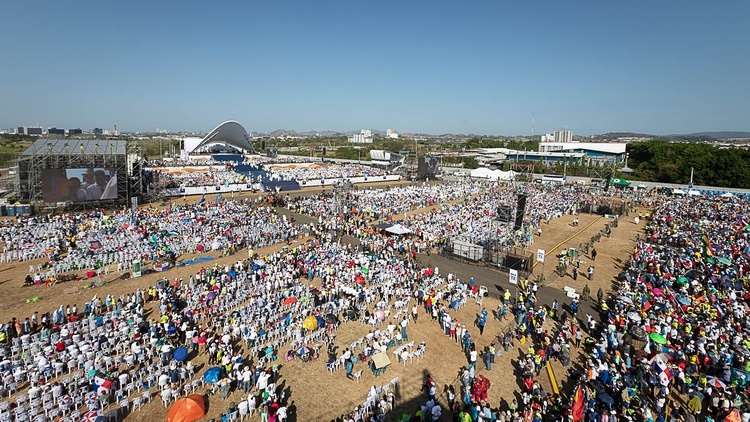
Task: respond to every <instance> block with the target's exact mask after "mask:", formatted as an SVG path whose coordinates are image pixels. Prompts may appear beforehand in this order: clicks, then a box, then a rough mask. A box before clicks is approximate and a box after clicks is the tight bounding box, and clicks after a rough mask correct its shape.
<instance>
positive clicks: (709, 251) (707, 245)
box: [701, 234, 714, 256]
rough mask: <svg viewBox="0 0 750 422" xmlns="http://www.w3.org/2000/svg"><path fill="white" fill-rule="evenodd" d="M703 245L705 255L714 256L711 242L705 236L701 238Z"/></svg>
mask: <svg viewBox="0 0 750 422" xmlns="http://www.w3.org/2000/svg"><path fill="white" fill-rule="evenodd" d="M701 245H703V253H704V254H705V255H706V256H714V251H713V250H712V248H713V246H712V245H711V240H710V239H709V238H708V236H707V235H705V234H704V235H703V237H701Z"/></svg>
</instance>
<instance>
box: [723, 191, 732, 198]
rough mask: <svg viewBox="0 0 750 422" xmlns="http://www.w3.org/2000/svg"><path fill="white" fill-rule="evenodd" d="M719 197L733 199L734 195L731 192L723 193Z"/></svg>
mask: <svg viewBox="0 0 750 422" xmlns="http://www.w3.org/2000/svg"><path fill="white" fill-rule="evenodd" d="M720 196H721V197H722V198H734V194H733V193H732V192H724V193H722V194H721V195H720Z"/></svg>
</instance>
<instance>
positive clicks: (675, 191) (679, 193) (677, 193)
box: [672, 189, 687, 195]
mask: <svg viewBox="0 0 750 422" xmlns="http://www.w3.org/2000/svg"><path fill="white" fill-rule="evenodd" d="M672 193H673V194H675V195H684V194H686V193H687V192H685V191H684V190H682V189H675V190H673V191H672Z"/></svg>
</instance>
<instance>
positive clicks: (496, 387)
mask: <svg viewBox="0 0 750 422" xmlns="http://www.w3.org/2000/svg"><path fill="white" fill-rule="evenodd" d="M238 196H239V197H240V198H242V197H245V196H253V195H252V194H242V195H238ZM193 199H194V198H188V200H193ZM632 215H633V214H631V216H632ZM578 217H579V219H580V224H579V226H578V227H573V226H572V225H571V224H570V223H571V221H572V217H571V216H565V217H562V218H560V219H556V220H553V221H552V222H551V223H550V224H549V225H547V224H543V225H542V229H543V234H542V236H541V237H536V236H535V243H534V246H533V252H534V254H535V252H536V249H537V248H542V249H546V250H547V254H548V255H547V265H545V267H544V274H545V276H546V277H547V280H548V282H549V283H550V284H549V286H548V287H546V288H549V289H562V288H563V287H564V286H570V287H575V288H576V289H578V291H579V292H580V290H581V289H582V288H583V285H584V283H586V282H588V283H589V287H590V288H591V291H592V294H594V295H595V292H596V291H597V289H598V288H599V287H602V288H603V289H604V290H605V291H607V290H609V287H610V282H611V280H612V279H613V277H614V276H615V275H616V274H617V273H619V272H620V270H621V266H622V265H623V264H624V263H625V262H626V261H627V254H628V252H629V251H630V250H632V247H633V244H634V238H635V234H636V233H637V232H638V231H639V230H641V229H642V228H643V226H644V224H645V223H643V222H641V224H640V225H638V226H636V225H635V224H634V223H633V220H632V218H630V219H627V218H626V219H625V220H623V221H622V222H621V223H620V225H619V227H618V228H615V229H613V232H612V236H611V237H610V238H606V237H603V238H602V239H601V241H600V242H599V243H597V244H596V249H597V251H598V256H597V259H596V262H595V263H594V265H595V267H596V272H595V276H594V280H593V281H590V282H589V281H587V280H586V279H585V277H584V276H583V274H582V275H581V276H579V278H578V280H577V281H575V282H574V281H573V279H572V278H571V276H570V275H567V276H565V277H556V276H554V275H553V272H554V267H555V261H556V260H555V258H554V256H553V255H554V254H555V253H558V252H559V250H560V249H561V248H563V247H568V246H570V247H576V246H578V244H579V243H583V242H585V241H588V240H589V239H590V237H591V236H593V235H594V234H596V233H598V232H599V230H601V229H602V228H603V227H604V224H606V222H607V221H608V220H605V219H603V218H600V217H598V216H592V215H579V216H578ZM280 248H281V245H276V246H271V247H268V248H264V249H263V250H257V251H256V252H259V253H261V254H267V253H271V252H273V251H277V250H279V249H280ZM209 254H210V253H209ZM213 256H214V258H215V260H213V261H208V262H206V263H205V265H213V264H214V263H220V264H223V263H227V262H236V260H238V259H243V258H245V257H246V256H247V255H246V252H245V251H240V252H239V253H238V254H236V255H234V256H230V257H219V256H217V255H216V254H213ZM184 258H185V259H187V258H189V257H184ZM181 259H183V257H181ZM586 261H590V259H586ZM30 263H33V264H37V263H41V260H39V261H38V262H37V261H31V262H21V263H14V264H2V265H0V286H2V291H3V295H2V297H0V321H3V322H7V321H8V320H10V318H11V317H13V316H15V317H19V318H24V317H26V316H30V315H31V314H32V313H33V312H34V311H39V312H45V311H48V310H49V311H51V310H52V309H53V308H56V307H58V306H59V305H60V304H63V305H67V304H70V305H72V304H78V306H79V308H82V306H81V305H82V303H83V302H84V301H85V300H90V299H91V297H92V296H93V295H94V294H98V295H100V296H102V295H107V294H113V295H119V294H121V293H124V292H131V291H134V290H135V289H136V288H145V287H147V286H150V285H153V284H154V283H155V282H156V280H158V279H161V278H163V277H164V276H166V277H167V278H169V279H170V280H172V279H174V278H176V277H181V278H188V277H189V275H190V274H191V273H195V272H197V271H198V270H199V269H200V265H193V266H188V267H178V268H174V269H170V270H169V271H167V272H166V273H156V274H149V275H146V276H144V277H141V278H139V279H127V280H119V279H117V278H118V276H119V274H110V275H109V276H107V277H105V280H106V281H108V284H107V285H105V286H103V287H98V288H96V289H91V288H85V286H86V285H88V284H90V281H91V280H81V281H73V282H66V283H61V284H58V285H55V286H52V287H49V288H45V287H26V288H24V287H21V286H22V285H23V278H24V277H25V275H26V273H27V272H28V266H29V264H30ZM584 265H585V266H588V265H590V263H589V262H585V263H583V264H582V265H581V266H582V267H583V266H584ZM467 268H469V266H467ZM541 268H542V267H541V264H539V265H537V267H535V274H541ZM457 273H458V274H457V275H458V276H459V277H462V278H465V277H463V276H462V274H461V272H460V271H458V272H457ZM72 291H76V292H75V293H67V292H72ZM35 296H38V297H39V298H40V301H38V302H35V303H26V299H29V298H32V297H35ZM497 304H498V302H497V300H496V299H493V298H491V297H488V298H485V299H484V302H483V306H484V307H485V308H486V309H487V310H488V311H491V310H493V309H496V308H497ZM480 311H481V307H480V306H479V305H477V304H475V303H473V302H471V301H470V302H469V303H468V304H467V305H466V306H465V307H464V308H463V309H461V310H459V311H456V312H455V317H456V318H458V321H459V322H461V323H463V324H465V325H466V326H467V328H468V329H469V332H470V333H471V335H472V338H474V339H475V341H476V343H477V349H478V350H482V349H484V347H485V346H486V345H488V344H490V342H492V341H494V340H495V336H496V335H497V334H498V333H500V332H501V331H504V330H506V329H507V328H508V327H509V325H510V320H509V319H508V318H507V317H506V319H505V320H504V321H499V320H497V319H495V318H489V319H488V322H487V326H486V327H485V331H484V335H480V334H479V331H478V328H476V327H475V326H474V324H473V322H474V320H475V318H476V314H477V313H478V312H480ZM368 330H369V327H368V326H365V325H362V324H360V323H358V322H349V323H347V324H344V325H342V326H341V327H340V328H339V330H338V331H337V333H336V337H337V341H336V344H338V345H339V347H340V351H342V350H343V349H344V348H346V347H348V345H349V343H351V342H352V341H354V340H356V339H358V338H360V337H362V336H364V335H365V334H367V332H368ZM408 334H409V340H410V341H411V340H413V341H414V342H415V344H418V343H420V342H422V341H424V342H426V346H427V352H426V354H425V356H424V357H423V358H422V359H421V360H415V361H413V362H410V363H407V364H406V365H405V366H404V365H403V364H401V363H397V362H396V359H395V356H393V354H392V353H391V351H389V352H388V354H389V358H391V361H392V363H391V365H390V366H389V367H388V370H387V372H386V373H385V374H384V375H381V376H380V377H378V378H375V377H374V376H373V374H372V373H371V372H370V371H369V369H368V368H367V367H366V365H365V364H362V363H357V364H355V367H354V372H357V371H359V370H362V374H363V375H362V378H361V382H359V383H358V382H356V381H353V380H348V379H347V378H346V377H345V374H344V371H343V369H340V370H339V371H337V372H334V373H333V374H330V373H329V372H328V371H327V370H326V366H325V359H324V357H321V359H320V360H318V361H317V362H312V363H310V364H306V365H302V364H301V363H300V362H299V361H297V360H295V361H292V362H286V361H283V362H282V361H281V359H282V358H281V357H282V356H283V354H284V353H285V352H286V350H285V349H282V350H280V351H279V356H280V361H279V362H280V363H281V370H280V374H281V379H280V380H279V384H280V385H281V386H283V387H284V388H288V390H287V391H288V397H289V402H290V403H291V406H290V413H291V414H292V415H296V420H299V421H319V420H330V419H332V418H335V417H336V416H338V415H341V414H344V413H348V412H349V411H351V410H352V409H353V408H354V407H355V406H358V405H362V403H364V401H365V398H366V395H367V392H368V391H369V388H370V386H372V385H375V386H381V385H384V384H387V383H388V382H389V381H390V380H391V379H393V378H396V377H398V380H399V382H398V388H397V389H396V396H397V412H394V413H392V414H391V415H390V416H389V418H388V420H393V419H396V418H398V417H400V414H401V412H402V411H403V412H412V413H413V412H414V411H415V410H416V408H417V406H418V405H419V404H422V403H423V402H424V400H425V399H424V397H425V396H424V393H421V392H420V388H421V385H422V382H423V380H424V378H425V376H426V374H427V373H430V374H431V375H432V376H433V377H434V379H435V380H436V382H437V384H438V387H439V389H438V390H439V394H440V393H441V392H442V391H443V389H444V388H445V387H446V386H447V385H449V384H454V385H455V386H456V387H458V386H459V380H458V379H457V375H458V371H459V368H461V367H462V366H464V365H466V364H467V360H466V356H465V355H464V353H463V352H462V351H461V348H460V346H459V345H458V344H456V343H455V342H454V341H453V340H452V339H450V338H448V337H447V336H445V335H443V334H442V332H441V331H440V327H439V325H438V324H437V322H435V321H431V319H430V318H429V317H428V316H427V315H426V314H424V313H420V316H419V320H418V322H417V323H416V324H410V325H409V327H408ZM498 349H500V347H498ZM523 349H524V347H520V346H519V345H518V344H517V345H516V348H513V349H510V350H509V352H508V353H505V354H503V355H502V356H498V357H497V360H496V363H495V365H494V366H493V368H492V370H491V371H487V370H486V369H485V367H484V364H483V363H481V362H480V363H479V364H478V367H477V369H478V371H477V372H478V373H482V374H484V375H485V376H487V377H488V378H489V379H490V381H491V382H492V387H491V388H490V390H489V397H490V403H491V405H492V406H493V407H496V406H497V405H498V404H499V403H501V401H503V400H505V401H508V402H509V401H511V400H512V398H513V397H516V398H519V399H520V396H519V395H518V391H520V386H519V384H518V378H517V377H516V376H515V375H517V373H516V366H515V363H516V362H517V359H518V357H519V354H520V353H521V351H522V350H523ZM575 359H576V358H575V356H574V357H573V360H575ZM193 362H194V363H195V364H196V365H197V366H199V367H200V366H201V365H202V367H203V368H205V367H206V365H205V364H206V363H207V359H206V357H205V356H203V357H198V358H196V359H194V360H193ZM555 373H556V374H557V377H558V380H560V378H563V377H562V375H563V374H564V370H563V368H562V367H559V365H558V366H557V367H555ZM199 376H200V373H199ZM544 377H545V375H542V378H544ZM154 392H155V391H154ZM239 400H241V390H239V391H235V392H234V393H233V394H232V395H231V396H230V397H229V399H227V400H221V398H220V397H218V396H212V397H210V399H209V410H208V414H207V415H206V417H205V418H204V419H203V420H208V419H210V418H217V417H218V416H219V414H220V413H222V412H224V411H226V409H227V407H228V406H229V403H230V402H237V401H239ZM439 401H440V402H441V404H443V405H447V400H446V399H445V395H444V394H440V398H439ZM111 408H112V409H115V408H117V405H113V406H112V407H111ZM165 415H166V409H165V408H164V406H163V405H162V403H161V401H160V400H159V399H158V398H157V399H155V400H154V401H153V402H152V403H151V404H148V405H145V406H144V407H143V408H142V409H141V410H140V411H138V410H136V411H133V412H132V413H130V414H129V415H127V416H125V417H124V418H121V420H128V421H156V420H163V419H164V418H165ZM444 418H446V416H444ZM258 419H259V416H258V414H257V413H256V414H255V415H254V416H253V418H251V420H258Z"/></svg>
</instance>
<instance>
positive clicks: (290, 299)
mask: <svg viewBox="0 0 750 422" xmlns="http://www.w3.org/2000/svg"><path fill="white" fill-rule="evenodd" d="M292 303H297V298H296V297H288V298H286V300H284V305H291V304H292Z"/></svg>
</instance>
